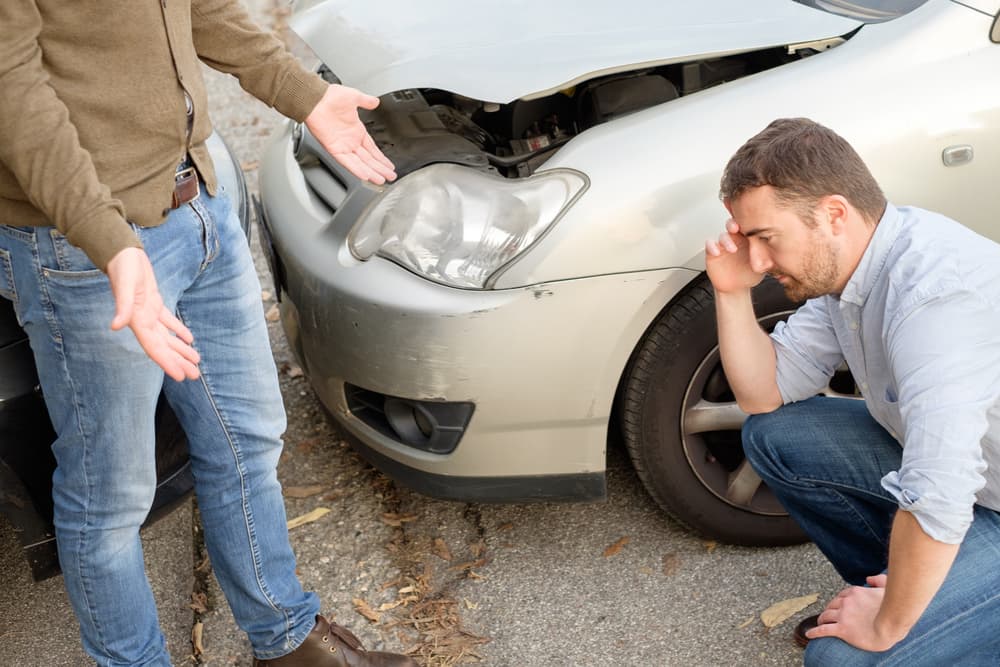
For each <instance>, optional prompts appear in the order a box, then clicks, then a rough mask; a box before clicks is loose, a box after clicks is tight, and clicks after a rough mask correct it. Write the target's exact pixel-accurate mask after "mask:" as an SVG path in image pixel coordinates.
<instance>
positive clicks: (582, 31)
mask: <svg viewBox="0 0 1000 667" xmlns="http://www.w3.org/2000/svg"><path fill="white" fill-rule="evenodd" d="M587 5H589V6H587ZM584 6H586V8H585V9H584ZM299 9H300V10H301V11H299V12H298V13H297V14H296V15H295V16H294V17H293V19H292V21H291V25H292V28H293V29H294V30H295V32H297V33H298V34H299V35H300V36H301V37H302V38H303V39H304V40H305V41H306V43H308V44H309V46H310V47H312V49H313V50H314V51H315V52H316V54H317V55H318V56H319V57H320V58H321V59H322V60H323V62H324V63H325V64H326V65H327V66H328V67H329V68H330V70H332V71H333V73H334V74H336V75H337V76H338V77H340V79H341V80H342V81H343V82H344V84H345V85H349V86H354V87H356V88H360V89H361V90H364V91H365V92H367V93H370V94H372V95H384V94H386V93H389V92H393V91H396V90H402V89H406V88H438V89H442V90H447V91H449V92H452V93H458V94H461V95H464V96H466V97H472V98H475V99H478V100H481V101H484V102H499V103H506V102H510V101H513V100H515V99H518V98H521V99H530V98H536V97H542V96H544V95H548V94H551V93H553V92H555V91H557V90H561V89H564V88H567V87H569V86H572V85H574V84H575V83H578V82H580V81H583V80H586V79H590V78H593V77H594V76H597V75H603V74H613V73H615V72H618V71H625V70H631V69H635V68H636V66H638V65H664V64H669V63H671V62H679V61H684V60H690V59H692V58H695V57H698V58H709V57H716V56H725V55H732V54H735V53H741V52H745V51H753V50H756V49H762V48H767V47H773V46H782V45H786V44H797V43H802V42H811V41H816V40H822V39H827V38H831V37H838V36H841V35H844V34H846V33H848V32H850V31H852V30H854V29H855V28H857V27H858V26H859V25H860V23H859V22H858V21H854V20H851V19H847V18H844V17H840V16H835V15H833V14H828V13H826V12H822V11H819V10H816V9H811V8H809V7H806V6H804V5H801V4H799V3H797V2H793V0H754V1H753V2H748V1H747V0H610V1H608V2H590V3H581V2H580V0H508V1H507V2H504V3H488V4H487V3H482V4H480V3H479V2H475V1H472V2H470V1H469V0H428V2H425V3H413V2H402V1H401V0H381V1H380V2H358V1H357V0H326V1H325V2H312V1H311V0H310V1H307V2H302V3H299Z"/></svg>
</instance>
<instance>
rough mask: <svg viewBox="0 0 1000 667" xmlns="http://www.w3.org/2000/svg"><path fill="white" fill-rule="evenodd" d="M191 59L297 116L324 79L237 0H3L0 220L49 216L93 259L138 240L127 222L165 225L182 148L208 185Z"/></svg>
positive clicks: (203, 113)
mask: <svg viewBox="0 0 1000 667" xmlns="http://www.w3.org/2000/svg"><path fill="white" fill-rule="evenodd" d="M199 59H200V60H201V61H202V62H204V63H206V64H207V65H209V66H210V67H213V68H214V69H217V70H220V71H223V72H229V73H231V74H234V75H236V76H237V77H238V78H239V80H240V85H242V86H243V88H244V89H246V90H247V91H248V92H249V93H251V94H252V95H254V96H255V97H257V98H258V99H260V100H261V101H263V102H265V103H266V104H268V105H270V106H273V107H274V108H275V109H277V110H278V111H279V112H281V113H282V114H284V115H286V116H289V117H290V118H294V119H296V120H300V121H301V120H304V119H305V117H306V116H307V115H308V114H309V112H310V111H312V109H313V107H314V106H315V105H316V104H317V102H319V100H320V98H321V97H322V95H323V92H324V91H325V90H326V87H327V86H326V83H325V82H324V81H323V80H322V79H320V78H319V77H318V76H316V75H315V74H313V73H310V72H308V71H306V70H305V69H303V67H302V66H301V65H300V64H299V62H298V61H297V60H296V59H295V58H294V57H293V56H292V55H291V54H289V53H288V52H287V51H286V49H285V48H284V46H283V45H282V44H281V42H280V41H278V40H277V39H276V38H275V37H274V36H272V35H269V34H267V33H263V32H261V31H260V30H259V29H258V28H257V27H256V26H255V25H254V24H253V22H252V21H251V20H250V18H249V17H248V16H247V13H246V11H245V9H244V8H243V6H242V4H240V2H239V0H73V1H67V0H2V2H0V224H6V225H15V226H47V225H55V226H56V227H57V228H58V229H59V230H60V231H61V232H62V233H63V234H65V235H66V237H67V239H68V240H69V242H70V243H72V244H73V245H76V246H78V247H80V248H82V249H83V250H84V251H85V252H86V253H87V255H88V256H89V257H90V258H91V260H93V262H94V264H95V265H97V266H98V267H100V268H101V269H104V268H106V266H107V263H108V261H109V260H110V259H111V258H112V257H113V256H114V255H115V254H116V253H118V252H119V251H120V250H122V249H124V248H126V247H141V244H140V243H139V240H138V239H137V238H136V236H135V234H134V232H133V231H132V229H131V227H130V226H129V225H128V223H127V222H126V219H128V220H130V221H132V222H134V223H136V224H138V225H141V226H155V225H158V224H160V223H161V222H163V220H164V218H165V216H166V214H167V209H168V207H169V205H170V201H171V193H172V192H173V187H174V179H173V174H174V171H175V169H176V166H177V164H178V162H179V161H180V159H181V158H182V157H183V155H184V153H185V151H188V152H190V154H191V156H192V158H193V160H194V163H195V166H196V167H197V169H198V171H199V173H200V174H201V176H202V178H203V179H204V181H205V184H206V187H207V189H208V191H209V192H210V193H213V194H214V192H215V188H216V180H215V171H214V169H213V167H212V162H211V159H210V158H209V155H208V151H207V150H206V148H205V140H206V139H207V138H208V136H209V134H210V133H211V132H212V124H211V122H210V121H209V118H208V105H207V103H206V99H205V85H204V81H203V80H202V76H201V68H200V66H199ZM185 90H186V91H187V93H188V94H189V95H190V96H191V99H192V100H193V101H194V129H193V131H192V135H191V140H190V145H189V146H188V145H187V123H186V116H185V101H184V91H185Z"/></svg>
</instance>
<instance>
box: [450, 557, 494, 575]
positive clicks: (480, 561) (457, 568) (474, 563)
mask: <svg viewBox="0 0 1000 667" xmlns="http://www.w3.org/2000/svg"><path fill="white" fill-rule="evenodd" d="M483 565H486V559H485V558H477V559H476V560H470V561H467V562H465V563H459V564H458V565H452V566H451V567H449V568H448V569H449V570H451V571H453V572H461V571H462V570H471V569H472V568H474V567H482V566H483Z"/></svg>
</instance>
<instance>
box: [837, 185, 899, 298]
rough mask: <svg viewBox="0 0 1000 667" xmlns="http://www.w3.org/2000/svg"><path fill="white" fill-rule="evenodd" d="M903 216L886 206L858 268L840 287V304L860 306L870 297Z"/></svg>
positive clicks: (889, 205)
mask: <svg viewBox="0 0 1000 667" xmlns="http://www.w3.org/2000/svg"><path fill="white" fill-rule="evenodd" d="M902 218H903V216H901V215H900V213H899V211H898V210H897V209H896V207H895V206H893V205H892V204H890V203H888V202H887V203H886V205H885V212H884V213H883V214H882V219H881V220H879V222H878V224H877V225H876V226H875V233H874V234H873V235H872V238H871V241H869V242H868V247H867V248H865V253H864V254H863V255H862V256H861V261H860V262H859V263H858V267H857V268H856V269H854V273H852V274H851V278H850V280H848V281H847V285H846V286H845V287H844V291H843V292H842V293H841V295H840V300H841V301H846V302H848V303H852V304H854V305H855V306H858V307H861V306H863V305H864V304H865V300H867V299H868V295H869V294H871V291H872V288H873V287H874V286H875V282H876V281H877V280H878V277H879V276H880V275H881V274H882V269H884V268H885V265H886V261H887V260H888V259H889V251H890V250H892V246H893V244H895V242H896V239H897V238H898V237H899V233H900V232H901V231H902V229H903V220H902Z"/></svg>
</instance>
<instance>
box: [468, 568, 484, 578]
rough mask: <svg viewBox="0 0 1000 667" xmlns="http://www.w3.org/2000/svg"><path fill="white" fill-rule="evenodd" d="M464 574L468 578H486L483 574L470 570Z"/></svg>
mask: <svg viewBox="0 0 1000 667" xmlns="http://www.w3.org/2000/svg"><path fill="white" fill-rule="evenodd" d="M466 576H467V577H468V578H469V579H485V578H486V577H484V576H483V575H481V574H477V573H475V572H473V571H472V570H469V571H468V572H467V573H466Z"/></svg>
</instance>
